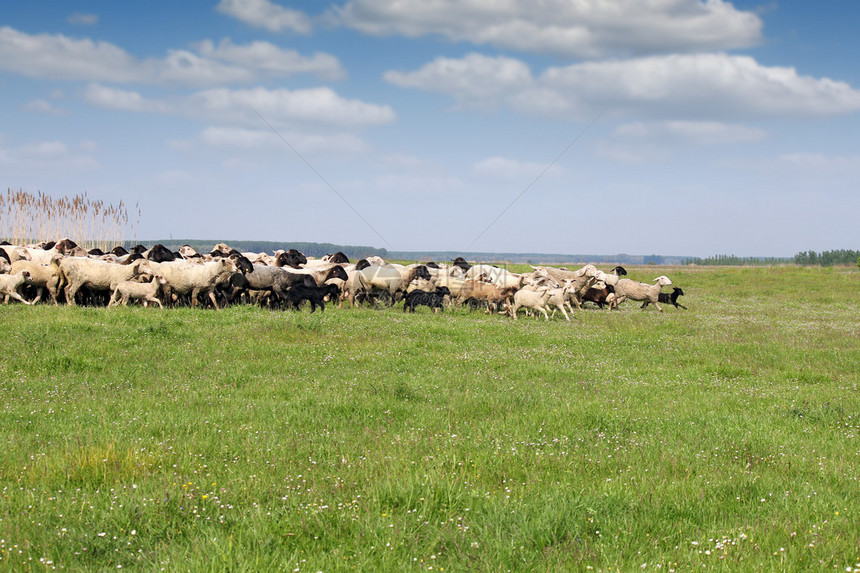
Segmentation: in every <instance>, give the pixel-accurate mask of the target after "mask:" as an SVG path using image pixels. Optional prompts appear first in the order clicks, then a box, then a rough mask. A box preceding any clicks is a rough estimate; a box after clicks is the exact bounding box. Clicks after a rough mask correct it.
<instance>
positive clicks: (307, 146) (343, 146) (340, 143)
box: [200, 127, 368, 155]
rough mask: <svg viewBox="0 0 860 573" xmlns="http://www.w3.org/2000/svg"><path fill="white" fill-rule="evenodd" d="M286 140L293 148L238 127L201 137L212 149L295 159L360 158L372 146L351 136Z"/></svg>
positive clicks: (275, 137)
mask: <svg viewBox="0 0 860 573" xmlns="http://www.w3.org/2000/svg"><path fill="white" fill-rule="evenodd" d="M282 135H283V134H282ZM284 139H286V141H287V142H289V146H287V145H286V144H285V143H284V142H283V141H282V140H281V138H280V137H278V135H277V134H275V133H274V132H272V131H271V130H256V129H244V128H238V127H208V128H206V129H205V130H203V132H202V133H201V134H200V141H201V143H203V144H204V145H208V146H212V147H228V148H239V149H261V148H268V149H270V150H272V151H273V152H275V153H284V154H289V155H293V154H294V153H295V152H298V153H299V154H305V153H319V152H327V153H333V152H337V153H348V154H358V153H364V152H366V151H367V150H368V145H367V144H366V143H365V142H364V141H363V140H362V139H361V138H359V137H357V136H355V135H352V134H349V133H337V134H333V135H325V134H310V133H297V132H291V133H289V134H286V135H284ZM290 147H292V149H290ZM293 149H294V150H295V152H294V151H293Z"/></svg>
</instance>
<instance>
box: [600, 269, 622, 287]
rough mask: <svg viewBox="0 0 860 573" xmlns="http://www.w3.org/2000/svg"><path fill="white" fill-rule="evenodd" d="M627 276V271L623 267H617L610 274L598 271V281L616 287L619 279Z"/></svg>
mask: <svg viewBox="0 0 860 573" xmlns="http://www.w3.org/2000/svg"><path fill="white" fill-rule="evenodd" d="M626 274H627V269H625V268H624V267H622V266H621V265H618V266H616V267H615V268H614V269H612V271H610V272H609V273H608V274H607V273H604V272H603V271H597V281H598V282H602V283H605V284H607V285H609V286H612V287H614V286H615V285H616V284H618V281H619V279H620V278H621V277H622V276H624V275H626Z"/></svg>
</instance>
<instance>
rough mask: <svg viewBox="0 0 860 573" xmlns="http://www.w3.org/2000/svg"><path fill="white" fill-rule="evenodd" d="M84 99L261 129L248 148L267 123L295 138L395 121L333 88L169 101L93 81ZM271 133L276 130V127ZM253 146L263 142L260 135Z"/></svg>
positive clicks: (178, 144)
mask: <svg viewBox="0 0 860 573" xmlns="http://www.w3.org/2000/svg"><path fill="white" fill-rule="evenodd" d="M84 99H85V100H86V101H87V102H88V103H90V104H91V105H94V106H97V107H102V108H106V109H114V110H121V111H131V112H148V113H159V114H170V115H177V116H183V117H190V118H196V119H203V120H205V121H209V122H217V123H218V124H221V125H233V126H235V125H237V124H238V125H241V126H243V127H251V128H255V129H256V130H257V131H247V132H246V133H245V134H244V135H241V136H240V137H239V138H238V141H240V142H241V141H244V142H246V143H245V145H243V146H245V147H247V146H249V144H251V143H252V142H251V141H250V140H249V139H248V138H249V137H251V135H250V134H252V133H253V134H263V133H266V130H265V129H263V126H266V124H269V125H271V126H272V127H275V128H276V129H278V130H279V131H280V133H281V134H282V135H283V136H284V137H285V138H287V137H291V133H290V131H287V130H295V128H296V127H302V128H308V127H313V128H316V129H324V130H329V131H330V130H337V131H344V130H346V131H349V130H356V129H362V128H366V127H373V126H376V125H383V124H387V123H390V122H392V121H394V119H395V114H394V112H393V111H392V110H391V108H390V107H388V106H380V105H376V104H371V103H365V102H362V101H359V100H354V99H346V98H343V97H341V96H339V95H338V94H337V93H336V92H335V91H333V90H331V89H329V88H313V89H306V90H287V89H275V90H269V89H266V88H262V87H260V88H253V89H248V90H231V89H226V88H219V89H211V90H202V91H198V92H195V93H193V94H190V95H188V96H186V97H183V98H174V99H171V100H170V101H166V100H159V99H148V98H145V97H144V96H142V95H141V94H140V93H139V92H136V91H131V90H122V89H117V88H112V87H108V86H104V85H101V84H90V85H89V86H88V87H87V89H86V91H85V92H84ZM258 113H259V115H257V114H258ZM268 131H269V132H270V133H271V129H269V130H268ZM236 133H238V132H234V134H233V135H236ZM272 135H274V133H272ZM254 137H255V138H257V137H258V136H257V135H255V136H254ZM213 141H214V140H212V139H209V140H207V143H210V144H211V143H212V142H213ZM220 141H226V140H224V139H222V140H220ZM253 144H255V145H256V144H257V143H256V139H255V140H254V141H253ZM171 145H172V146H174V147H175V148H183V149H188V148H189V145H190V144H189V142H188V141H174V142H172V143H171ZM314 145H316V144H314ZM339 145H340V146H341V147H344V148H349V149H355V148H356V145H355V144H354V142H345V141H341V142H340V144H339Z"/></svg>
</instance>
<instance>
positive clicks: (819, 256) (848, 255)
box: [794, 249, 860, 267]
mask: <svg viewBox="0 0 860 573" xmlns="http://www.w3.org/2000/svg"><path fill="white" fill-rule="evenodd" d="M858 262H860V251H852V250H850V249H837V250H835V251H822V252H820V253H816V252H815V251H804V252H802V253H797V254H796V255H794V263H795V264H798V265H818V266H822V267H832V266H834V265H855V264H858Z"/></svg>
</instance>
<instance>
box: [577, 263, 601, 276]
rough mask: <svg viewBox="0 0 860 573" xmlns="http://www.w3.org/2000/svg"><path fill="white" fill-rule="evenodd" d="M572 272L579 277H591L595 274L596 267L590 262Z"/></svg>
mask: <svg viewBox="0 0 860 573" xmlns="http://www.w3.org/2000/svg"><path fill="white" fill-rule="evenodd" d="M574 273H575V274H576V275H577V276H580V277H593V276H595V275H596V274H597V267H595V266H594V265H590V264H589V265H585V266H584V267H582V268H581V269H579V270H578V271H574Z"/></svg>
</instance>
